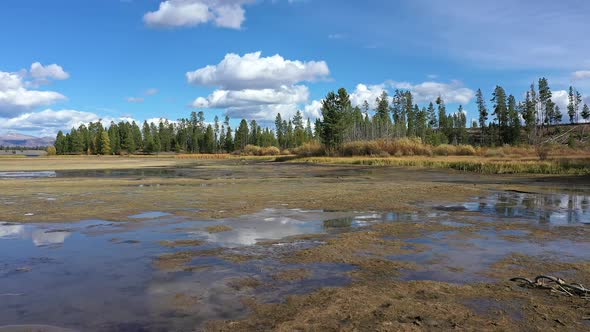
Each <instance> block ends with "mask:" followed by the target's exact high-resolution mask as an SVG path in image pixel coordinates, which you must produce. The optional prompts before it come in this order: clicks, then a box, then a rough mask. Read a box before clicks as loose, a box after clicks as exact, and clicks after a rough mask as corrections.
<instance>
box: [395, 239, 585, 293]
mask: <svg viewBox="0 0 590 332" xmlns="http://www.w3.org/2000/svg"><path fill="white" fill-rule="evenodd" d="M527 234H528V232H527V231H514V230H502V231H496V230H494V229H489V230H484V231H479V232H476V233H475V237H474V236H472V235H468V236H462V235H461V234H459V233H457V232H453V231H451V232H449V231H446V232H435V233H432V234H429V235H427V236H424V237H421V238H415V239H410V240H406V242H408V243H410V244H422V245H427V246H428V247H429V249H427V250H425V251H422V252H418V253H411V254H404V255H395V256H390V259H393V260H401V261H408V262H415V263H418V264H419V265H422V267H423V268H422V269H418V270H416V271H404V273H403V274H402V277H401V279H402V280H434V281H442V282H450V283H457V284H464V283H472V282H486V281H492V279H491V278H489V277H487V276H486V275H485V274H484V272H485V271H486V270H487V269H489V268H490V267H491V266H492V265H493V264H494V263H496V262H498V261H499V260H501V259H503V258H505V257H506V256H508V255H510V254H513V253H519V254H524V255H531V256H539V257H546V258H556V259H559V260H561V261H566V262H568V261H569V262H573V261H580V260H585V259H587V257H588V256H587V253H588V251H589V250H590V242H573V241H570V240H563V239H558V240H551V241H546V242H542V243H536V242H524V241H523V242H515V241H510V240H507V239H504V238H503V237H504V236H506V235H511V236H525V235H527Z"/></svg>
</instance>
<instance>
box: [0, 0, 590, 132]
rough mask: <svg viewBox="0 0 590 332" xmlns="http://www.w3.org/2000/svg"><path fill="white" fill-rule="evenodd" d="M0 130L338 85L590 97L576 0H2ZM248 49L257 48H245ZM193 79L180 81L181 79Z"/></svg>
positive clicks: (285, 108)
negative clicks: (542, 85) (546, 86)
mask: <svg viewBox="0 0 590 332" xmlns="http://www.w3.org/2000/svg"><path fill="white" fill-rule="evenodd" d="M2 5H3V6H2V12H1V14H0V15H1V17H2V19H1V20H0V29H1V30H0V31H3V32H2V33H1V34H0V45H3V47H2V52H0V133H5V132H12V131H16V132H21V133H25V134H33V135H53V134H55V132H56V131H57V130H59V129H69V127H71V126H72V125H78V124H79V123H82V122H87V121H96V120H97V119H103V121H106V122H109V121H110V120H115V121H119V120H120V119H135V120H137V121H143V120H146V119H154V118H159V117H164V118H167V119H171V120H175V119H178V118H180V117H186V116H188V115H189V113H190V112H191V111H192V110H197V111H198V110H203V111H205V114H206V116H207V120H208V121H212V120H213V117H214V116H215V115H220V116H223V115H224V114H226V113H227V114H229V115H231V117H232V119H236V120H239V119H240V118H242V117H245V118H248V119H250V118H256V119H257V120H259V121H262V122H265V121H270V120H271V119H273V118H274V116H275V115H276V113H277V112H281V113H282V114H283V115H291V114H293V113H294V112H295V111H296V110H297V109H301V110H302V111H304V113H305V115H306V116H309V117H311V118H314V117H316V116H318V111H319V105H320V103H319V102H320V100H321V99H322V97H323V96H324V95H325V94H326V93H327V92H328V91H330V90H335V89H338V88H339V87H345V88H346V89H348V90H349V92H350V93H351V94H352V98H353V101H355V102H358V103H360V102H362V101H364V100H365V99H367V100H368V101H369V102H373V101H374V99H375V97H376V96H377V95H379V94H380V92H381V91H382V90H383V89H385V90H388V91H389V92H392V91H393V90H394V89H395V88H404V89H409V90H412V91H413V92H414V94H415V95H416V96H417V99H418V101H419V102H420V104H426V103H428V101H430V100H431V99H434V98H436V96H438V95H439V94H440V95H442V96H443V97H444V98H445V99H446V100H447V102H448V104H449V108H450V109H451V110H453V109H456V107H458V105H459V104H463V105H464V106H465V108H466V109H467V111H468V117H469V118H470V119H471V118H475V117H476V114H475V112H474V110H475V107H474V105H473V104H474V98H473V95H474V91H475V90H477V89H478V88H481V89H482V90H483V91H484V94H485V95H486V97H487V98H488V99H489V97H490V94H491V91H492V89H493V87H494V86H495V85H496V84H500V85H502V86H504V87H505V88H506V89H507V90H508V92H509V93H512V94H514V95H515V96H516V97H517V98H521V96H522V95H523V93H524V91H526V89H527V88H528V86H529V85H530V83H532V82H533V81H535V80H536V79H537V78H538V77H540V76H546V77H548V78H549V80H550V83H551V86H552V88H553V90H554V91H555V98H554V99H555V101H556V102H557V103H558V104H561V105H565V104H564V103H566V102H567V99H566V98H565V95H564V91H561V90H565V89H566V88H567V87H568V86H569V85H570V84H572V83H573V84H575V86H576V87H577V88H578V89H579V91H580V92H582V94H583V95H584V96H586V98H588V95H589V94H590V57H589V56H588V54H590V44H588V43H587V42H585V39H584V38H585V36H584V34H585V33H587V32H588V31H590V21H588V20H587V19H586V17H585V15H587V13H588V12H590V3H588V2H587V1H576V0H569V1H562V2H560V3H558V2H556V1H549V0H537V1H529V0H527V1H518V2H515V1H508V0H499V1H494V2H484V1H469V0H449V1H434V0H431V1H427V0H414V1H409V0H408V1H405V0H400V1H376V0H368V1H346V2H344V1H332V0H323V1H320V0H168V1H161V0H85V1H79V0H51V1H47V0H4V1H3V3H2ZM258 52H259V53H258ZM187 73H192V75H187Z"/></svg>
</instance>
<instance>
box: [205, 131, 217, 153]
mask: <svg viewBox="0 0 590 332" xmlns="http://www.w3.org/2000/svg"><path fill="white" fill-rule="evenodd" d="M215 145H216V144H215V131H214V130H213V127H211V125H208V126H207V129H205V136H204V138H203V148H202V149H201V152H203V153H214V152H215Z"/></svg>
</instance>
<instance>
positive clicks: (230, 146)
mask: <svg viewBox="0 0 590 332" xmlns="http://www.w3.org/2000/svg"><path fill="white" fill-rule="evenodd" d="M225 151H227V152H233V151H234V139H233V137H232V130H231V127H230V126H229V121H228V122H227V129H226V132H225Z"/></svg>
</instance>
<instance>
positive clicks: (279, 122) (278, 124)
mask: <svg viewBox="0 0 590 332" xmlns="http://www.w3.org/2000/svg"><path fill="white" fill-rule="evenodd" d="M275 131H276V134H277V140H278V141H279V147H280V148H281V149H284V148H285V147H286V144H285V130H284V129H283V118H282V117H281V113H277V116H276V118H275Z"/></svg>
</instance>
